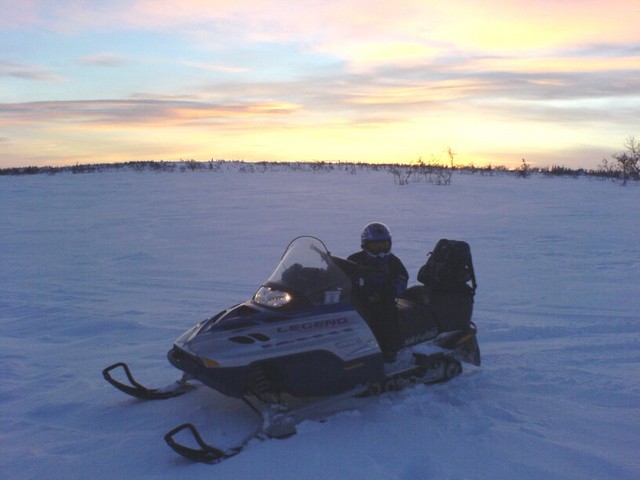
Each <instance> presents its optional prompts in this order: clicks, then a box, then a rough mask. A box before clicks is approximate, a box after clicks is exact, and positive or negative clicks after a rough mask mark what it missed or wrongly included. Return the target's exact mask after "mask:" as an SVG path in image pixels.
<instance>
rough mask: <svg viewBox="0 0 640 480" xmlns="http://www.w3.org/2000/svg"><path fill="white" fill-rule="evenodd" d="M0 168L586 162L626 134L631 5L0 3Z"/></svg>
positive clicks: (635, 63) (634, 99)
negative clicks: (187, 162) (186, 162)
mask: <svg viewBox="0 0 640 480" xmlns="http://www.w3.org/2000/svg"><path fill="white" fill-rule="evenodd" d="M0 11H1V12H2V14H1V15H0V168H3V167H4V168H6V167H18V166H28V165H35V166H44V165H72V164H76V163H102V162H123V161H136V160H166V161H175V160H180V159H194V160H199V161H207V160H210V159H225V160H245V161H332V162H338V161H343V162H384V163H396V162H399V163H412V162H415V161H417V160H418V159H422V160H423V161H428V162H445V161H448V158H449V156H448V153H447V152H448V151H449V149H451V151H452V152H453V153H454V161H455V163H456V164H457V165H471V164H473V165H476V166H484V165H488V164H491V165H502V166H517V165H519V164H520V163H521V162H522V160H523V159H525V161H526V162H527V163H529V164H531V165H534V166H540V167H545V166H553V165H564V166H568V167H574V168H577V167H580V168H596V167H597V166H598V165H600V163H601V162H602V159H604V158H610V157H611V155H613V154H615V153H618V152H620V151H623V150H624V144H625V141H626V140H627V139H628V138H629V137H633V136H635V137H636V138H639V137H640V29H638V18H640V2H639V1H637V0H608V1H603V0H580V1H578V0H553V1H551V0H549V1H547V0H542V1H535V0H526V1H525V0H485V1H483V2H477V1H470V0H459V1H451V0H449V1H439V0H399V1H394V2H390V1H373V0H367V1H365V0H339V1H334V0H322V1H316V0H308V1H304V0H298V1H296V2H294V1H285V0H233V1H229V0H223V1H218V0H210V1H204V0H179V1H174V0H168V1H161V0H100V1H97V0H94V1H83V0H56V1H51V0H21V1H19V2H17V1H15V0H0Z"/></svg>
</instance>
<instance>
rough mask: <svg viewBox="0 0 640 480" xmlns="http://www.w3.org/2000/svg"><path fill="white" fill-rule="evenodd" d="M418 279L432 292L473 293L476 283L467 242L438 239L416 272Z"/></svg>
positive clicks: (476, 286)
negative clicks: (425, 261)
mask: <svg viewBox="0 0 640 480" xmlns="http://www.w3.org/2000/svg"><path fill="white" fill-rule="evenodd" d="M418 281H419V282H421V283H423V284H424V285H426V286H427V287H430V288H431V289H432V290H433V291H434V292H439V293H464V292H469V293H470V294H471V295H473V294H475V292H476V288H478V285H477V283H476V275H475V273H474V271H473V261H472V259H471V247H469V244H468V243H467V242H463V241H459V240H447V239H446V238H443V239H440V240H438V243H436V246H435V248H434V249H433V251H432V252H429V253H428V254H427V263H425V264H424V265H423V266H422V267H421V268H420V271H419V272H418Z"/></svg>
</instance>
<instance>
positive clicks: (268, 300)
mask: <svg viewBox="0 0 640 480" xmlns="http://www.w3.org/2000/svg"><path fill="white" fill-rule="evenodd" d="M292 299H293V297H292V296H291V294H290V293H289V292H284V291H282V290H275V289H273V288H271V287H260V289H259V290H258V291H257V292H256V294H255V295H254V297H253V301H254V302H256V303H257V304H258V305H263V306H265V307H271V308H278V307H283V306H285V305H287V304H288V303H289V302H291V300H292Z"/></svg>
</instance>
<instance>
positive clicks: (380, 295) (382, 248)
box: [347, 222, 409, 363]
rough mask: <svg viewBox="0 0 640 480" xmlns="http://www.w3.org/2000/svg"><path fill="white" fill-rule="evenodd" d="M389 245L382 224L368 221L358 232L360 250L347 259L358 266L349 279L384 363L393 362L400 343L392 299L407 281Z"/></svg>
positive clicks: (405, 271) (388, 239) (396, 313)
mask: <svg viewBox="0 0 640 480" xmlns="http://www.w3.org/2000/svg"><path fill="white" fill-rule="evenodd" d="M391 244H392V242H391V232H390V231H389V229H388V228H387V226H386V225H385V224H383V223H380V222H373V223H369V224H367V225H366V226H365V227H364V228H363V229H362V233H361V235H360V247H361V250H360V251H359V252H356V253H353V254H351V255H350V256H349V257H348V258H347V259H348V260H350V261H352V262H354V263H355V264H357V266H358V267H359V268H357V270H356V272H355V275H354V278H353V280H354V286H355V290H356V296H357V298H358V300H360V304H361V307H362V309H363V310H364V317H365V319H366V320H367V322H368V323H369V326H370V327H371V330H372V331H373V334H374V335H375V337H376V339H377V340H378V343H379V345H380V349H381V350H382V353H383V356H384V361H385V362H387V363H390V362H394V361H395V359H396V353H397V352H398V350H399V349H400V348H401V346H402V335H401V332H400V328H399V322H398V309H397V307H396V303H395V299H396V297H399V296H401V295H402V294H403V293H404V292H405V290H406V289H407V282H408V280H409V274H408V273H407V269H406V268H405V266H404V264H403V263H402V261H401V260H400V259H399V258H398V257H397V256H395V255H394V254H393V253H391Z"/></svg>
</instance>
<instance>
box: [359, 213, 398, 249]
mask: <svg viewBox="0 0 640 480" xmlns="http://www.w3.org/2000/svg"><path fill="white" fill-rule="evenodd" d="M360 246H361V247H362V249H363V250H364V251H366V252H367V253H368V254H369V255H372V256H374V257H378V256H380V257H384V256H386V255H388V254H389V252H390V251H391V232H390V231H389V229H388V228H387V226H386V225H385V224H384V223H379V222H374V223H370V224H368V225H367V226H365V227H364V228H363V229H362V234H361V235H360Z"/></svg>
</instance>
